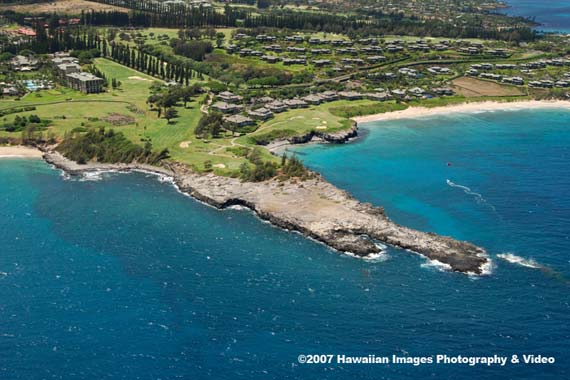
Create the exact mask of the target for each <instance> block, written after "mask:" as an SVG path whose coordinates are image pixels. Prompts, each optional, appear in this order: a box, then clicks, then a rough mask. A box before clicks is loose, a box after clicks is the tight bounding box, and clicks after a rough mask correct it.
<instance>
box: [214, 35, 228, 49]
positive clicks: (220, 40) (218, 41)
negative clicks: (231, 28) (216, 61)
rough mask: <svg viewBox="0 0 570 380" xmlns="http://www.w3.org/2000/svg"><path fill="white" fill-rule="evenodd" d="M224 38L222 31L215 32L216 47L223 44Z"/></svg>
mask: <svg viewBox="0 0 570 380" xmlns="http://www.w3.org/2000/svg"><path fill="white" fill-rule="evenodd" d="M224 38H226V35H225V34H224V33H222V32H218V33H216V47H218V48H221V47H222V46H223V45H224Z"/></svg>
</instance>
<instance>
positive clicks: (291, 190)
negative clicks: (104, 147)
mask: <svg viewBox="0 0 570 380" xmlns="http://www.w3.org/2000/svg"><path fill="white" fill-rule="evenodd" d="M44 159H45V160H46V161H47V162H48V163H51V164H52V165H54V166H56V167H57V168H60V169H63V170H64V171H66V172H68V173H70V174H80V173H81V172H85V171H93V170H124V171H128V170H143V171H151V172H155V173H158V174H162V175H167V176H169V177H172V178H173V180H174V182H175V184H176V185H177V186H178V188H179V189H180V190H181V191H182V192H184V193H186V194H189V195H191V196H192V197H194V198H196V199H198V200H200V201H203V202H205V203H207V204H209V205H212V206H214V207H216V208H220V209H223V208H227V207H229V206H234V205H241V206H246V207H248V208H250V209H251V210H253V211H254V212H255V213H256V214H257V215H258V216H259V217H260V218H262V219H265V220H268V221H270V222H271V223H272V224H274V225H276V226H279V227H281V228H285V229H288V230H293V231H298V232H300V233H302V234H304V235H305V236H308V237H311V238H313V239H315V240H318V241H320V242H322V243H324V244H326V245H328V246H329V247H332V248H334V249H336V250H339V251H342V252H351V253H353V254H355V255H357V256H361V257H366V256H369V255H373V254H377V253H379V252H381V248H380V247H379V246H378V245H377V244H376V243H378V242H380V243H385V244H389V245H392V246H396V247H401V248H403V249H406V250H409V251H412V252H415V253H418V254H421V255H423V256H425V257H427V258H429V259H430V260H437V261H439V262H441V263H444V264H447V265H448V266H449V267H450V268H451V269H452V270H453V271H457V272H463V273H473V274H482V273H484V271H485V268H486V267H487V266H488V265H489V263H490V261H489V259H488V257H487V254H486V252H485V250H484V249H482V248H480V247H477V246H475V245H473V244H471V243H468V242H462V241H457V240H454V239H452V238H449V237H444V236H439V235H436V234H432V233H425V232H420V231H416V230H413V229H411V228H407V227H403V226H400V225H398V224H396V223H394V222H392V221H391V220H390V219H389V218H388V217H387V216H386V215H385V213H384V210H383V209H382V208H379V207H374V206H372V205H371V204H368V203H362V202H359V201H358V200H356V199H355V198H354V197H352V196H351V195H350V194H349V193H347V192H346V191H344V190H340V189H338V188H336V187H335V186H333V185H332V184H330V183H328V182H327V181H325V180H324V179H323V178H321V177H320V176H316V178H314V179H311V180H307V181H303V182H296V181H285V182H280V181H278V180H271V181H266V182H261V183H250V182H241V181H240V180H239V179H236V178H227V177H220V176H217V175H214V174H206V175H203V174H196V173H194V172H191V171H190V170H189V169H188V168H187V167H186V166H184V165H182V164H176V163H169V164H166V165H165V166H164V167H155V166H149V165H137V164H129V165H124V164H116V165H111V164H87V165H79V164H77V163H75V162H72V161H70V160H68V159H66V158H65V157H63V156H62V155H61V154H59V153H57V152H52V151H46V152H45V154H44Z"/></svg>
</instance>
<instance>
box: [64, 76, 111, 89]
mask: <svg viewBox="0 0 570 380" xmlns="http://www.w3.org/2000/svg"><path fill="white" fill-rule="evenodd" d="M65 77H66V79H67V83H68V85H69V87H71V88H73V89H74V90H78V91H81V92H84V93H86V94H94V93H98V92H101V91H103V83H104V80H103V79H101V78H99V77H97V76H95V75H93V74H90V73H71V74H67V75H66V76H65Z"/></svg>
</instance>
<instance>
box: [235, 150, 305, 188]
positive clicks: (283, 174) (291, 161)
mask: <svg viewBox="0 0 570 380" xmlns="http://www.w3.org/2000/svg"><path fill="white" fill-rule="evenodd" d="M247 160H248V162H244V163H243V164H242V165H241V166H240V178H241V179H242V180H243V181H248V182H262V181H266V180H268V179H271V178H274V177H278V178H279V179H280V180H285V179H289V178H300V179H301V180H305V179H308V178H311V177H312V176H313V173H312V172H310V171H309V170H307V168H306V167H305V166H304V165H303V162H302V161H301V160H299V159H298V158H297V157H296V156H292V157H287V155H285V154H284V155H283V156H282V157H281V163H280V165H279V164H278V163H276V162H272V161H264V160H263V159H262V155H261V151H260V150H259V148H254V149H252V150H251V151H250V152H249V154H248V155H247Z"/></svg>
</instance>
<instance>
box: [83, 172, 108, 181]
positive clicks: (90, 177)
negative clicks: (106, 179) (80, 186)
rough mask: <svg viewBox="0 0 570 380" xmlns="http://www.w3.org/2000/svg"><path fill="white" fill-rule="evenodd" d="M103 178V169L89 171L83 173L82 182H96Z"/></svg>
mask: <svg viewBox="0 0 570 380" xmlns="http://www.w3.org/2000/svg"><path fill="white" fill-rule="evenodd" d="M102 179H103V172H102V171H88V172H83V173H81V177H80V178H79V181H80V182H96V181H101V180H102Z"/></svg>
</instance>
